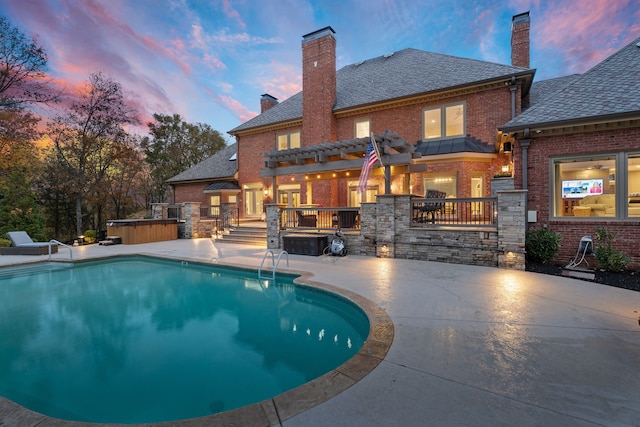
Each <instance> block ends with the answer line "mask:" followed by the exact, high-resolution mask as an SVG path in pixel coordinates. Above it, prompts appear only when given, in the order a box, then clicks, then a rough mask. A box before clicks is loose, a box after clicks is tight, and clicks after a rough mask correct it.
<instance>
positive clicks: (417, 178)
mask: <svg viewBox="0 0 640 427" xmlns="http://www.w3.org/2000/svg"><path fill="white" fill-rule="evenodd" d="M529 25H530V24H529V14H528V12H527V13H524V14H520V15H517V16H514V17H513V21H512V64H511V65H503V64H496V63H491V62H485V61H478V60H473V59H467V58H459V57H453V56H449V55H443V54H437V53H431V52H425V51H421V50H416V49H404V50H401V51H398V52H393V53H388V54H385V55H382V56H379V57H376V58H372V59H369V60H366V61H362V62H358V63H356V64H351V65H347V66H345V67H343V68H341V69H340V70H336V43H337V41H336V37H335V32H334V30H333V29H332V28H331V27H326V28H323V29H321V30H318V31H315V32H312V33H310V34H307V35H304V36H303V37H302V76H303V90H302V91H301V92H299V93H297V94H295V95H293V96H291V97H290V98H288V99H286V100H284V101H282V102H278V100H277V99H276V98H274V97H272V96H270V95H269V94H264V95H262V97H261V100H260V104H261V114H259V115H258V116H256V117H255V118H253V119H251V120H249V121H247V122H245V123H243V124H241V125H240V126H237V127H236V128H234V129H232V130H231V131H229V133H230V134H231V135H233V136H235V138H236V142H237V149H238V182H239V184H240V187H241V193H240V194H239V196H238V197H239V200H238V202H239V203H238V204H239V207H240V215H241V216H242V217H244V218H257V217H259V216H260V215H261V214H262V213H263V204H266V203H273V202H276V203H279V204H282V205H286V206H289V207H297V206H305V205H306V206H320V207H329V206H345V207H358V206H360V204H361V203H363V202H373V201H375V198H376V195H379V194H415V195H420V196H424V194H425V190H426V189H427V188H428V189H436V190H440V191H442V192H444V193H446V196H447V197H457V198H461V197H488V196H489V195H490V181H491V179H492V178H493V177H494V175H496V174H499V173H507V174H510V173H511V157H510V152H509V151H510V149H509V148H508V147H510V146H511V143H512V141H511V140H509V139H507V138H505V137H504V136H503V135H502V133H501V132H499V131H498V127H499V126H500V125H503V124H504V123H507V122H508V121H509V120H511V119H512V118H514V117H516V116H517V115H518V114H520V112H521V111H522V109H523V106H526V105H527V102H528V96H529V90H530V88H531V85H532V81H533V78H534V74H535V70H534V69H531V68H530V67H529ZM371 133H373V134H374V135H375V139H376V141H377V143H378V145H379V147H380V149H381V157H382V159H381V160H382V163H383V164H384V168H378V167H376V168H374V170H372V172H371V174H370V176H369V180H368V182H367V188H366V191H363V192H358V191H357V184H358V179H359V175H360V170H361V167H362V163H363V157H364V154H365V151H366V149H367V146H368V143H369V135H370V134H371ZM505 148H506V150H505ZM385 175H386V179H385Z"/></svg>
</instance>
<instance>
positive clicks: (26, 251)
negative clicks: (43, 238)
mask: <svg viewBox="0 0 640 427" xmlns="http://www.w3.org/2000/svg"><path fill="white" fill-rule="evenodd" d="M7 237H9V240H11V245H12V246H13V247H12V248H5V249H8V252H11V253H14V254H16V255H47V254H49V253H52V254H55V253H58V245H57V244H56V243H52V242H34V241H33V239H31V236H29V234H27V232H26V231H9V232H8V233H7Z"/></svg>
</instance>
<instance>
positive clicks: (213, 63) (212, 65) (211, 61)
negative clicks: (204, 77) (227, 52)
mask: <svg viewBox="0 0 640 427" xmlns="http://www.w3.org/2000/svg"><path fill="white" fill-rule="evenodd" d="M202 59H203V61H204V63H205V64H206V65H207V66H208V67H209V69H211V70H214V71H215V70H216V69H222V70H224V69H226V68H227V66H226V65H225V64H224V63H223V62H222V61H220V60H219V59H218V58H214V57H213V56H211V55H209V54H208V53H205V54H204V57H203V58H202Z"/></svg>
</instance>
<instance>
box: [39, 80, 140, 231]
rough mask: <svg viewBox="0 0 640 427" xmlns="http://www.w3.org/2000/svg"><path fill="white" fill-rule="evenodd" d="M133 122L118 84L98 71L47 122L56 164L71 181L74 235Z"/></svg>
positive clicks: (125, 142)
mask: <svg viewBox="0 0 640 427" xmlns="http://www.w3.org/2000/svg"><path fill="white" fill-rule="evenodd" d="M135 124H139V120H138V118H137V116H136V113H135V112H134V111H133V110H130V109H128V108H127V105H126V102H125V100H124V96H123V93H122V88H121V86H120V84H118V83H117V82H115V81H114V80H112V79H110V78H108V77H105V76H103V75H102V74H101V73H95V74H91V75H90V77H89V81H88V84H87V85H86V87H84V88H83V89H82V90H81V93H80V96H79V98H78V99H77V100H76V101H74V102H72V104H71V106H70V108H69V111H68V113H66V114H64V115H61V116H57V117H55V118H54V120H53V121H52V122H50V123H49V124H48V133H49V135H50V136H51V138H52V139H53V142H54V147H55V151H56V159H57V160H58V161H59V167H60V169H63V170H64V172H65V173H66V174H67V176H69V178H70V180H71V182H72V183H73V188H74V191H75V217H76V233H77V235H80V234H82V232H83V208H85V206H84V203H85V199H86V198H87V197H95V196H96V193H95V192H96V191H98V190H99V189H100V188H101V185H102V183H103V180H104V178H105V176H106V173H107V171H108V170H109V168H110V167H111V165H112V164H113V162H114V161H115V159H117V158H118V156H119V155H120V154H121V153H122V151H123V150H124V149H125V146H126V145H127V143H128V142H127V141H128V139H127V138H128V134H127V132H126V131H125V129H124V126H126V125H135ZM61 172H63V171H61ZM98 221H100V219H99V220H98Z"/></svg>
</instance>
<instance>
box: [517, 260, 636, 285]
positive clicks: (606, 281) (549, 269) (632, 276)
mask: <svg viewBox="0 0 640 427" xmlns="http://www.w3.org/2000/svg"><path fill="white" fill-rule="evenodd" d="M525 269H526V270H527V271H532V272H535V273H543V274H551V275H554V276H561V275H562V266H558V265H552V264H539V263H532V262H529V261H527V263H526V268H525ZM593 272H594V273H595V276H596V277H595V279H594V280H588V281H589V282H595V283H601V284H603V285H609V286H615V287H617V288H624V289H631V290H633V291H640V271H624V272H621V273H614V272H611V271H602V270H593ZM577 280H585V279H577Z"/></svg>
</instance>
